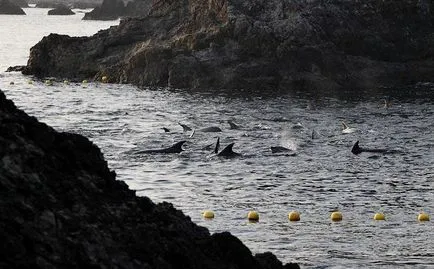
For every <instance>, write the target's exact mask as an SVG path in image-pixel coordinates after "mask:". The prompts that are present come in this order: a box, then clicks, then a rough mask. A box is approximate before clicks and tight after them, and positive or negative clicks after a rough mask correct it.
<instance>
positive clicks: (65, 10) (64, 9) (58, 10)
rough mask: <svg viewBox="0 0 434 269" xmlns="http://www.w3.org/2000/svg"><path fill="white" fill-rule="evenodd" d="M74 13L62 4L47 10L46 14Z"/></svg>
mask: <svg viewBox="0 0 434 269" xmlns="http://www.w3.org/2000/svg"><path fill="white" fill-rule="evenodd" d="M74 14H75V13H74V12H73V11H72V10H71V9H70V8H68V7H67V6H64V5H58V6H57V7H56V8H55V9H51V10H48V15H74Z"/></svg>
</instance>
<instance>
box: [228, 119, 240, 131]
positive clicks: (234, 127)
mask: <svg viewBox="0 0 434 269" xmlns="http://www.w3.org/2000/svg"><path fill="white" fill-rule="evenodd" d="M228 124H229V127H230V129H232V130H236V129H240V126H238V125H236V124H235V123H234V122H233V121H231V120H228Z"/></svg>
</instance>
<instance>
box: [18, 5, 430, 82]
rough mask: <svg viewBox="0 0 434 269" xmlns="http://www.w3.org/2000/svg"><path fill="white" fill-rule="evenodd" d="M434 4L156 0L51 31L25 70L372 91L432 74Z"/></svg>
mask: <svg viewBox="0 0 434 269" xmlns="http://www.w3.org/2000/svg"><path fill="white" fill-rule="evenodd" d="M433 29H434V4H433V2H432V1H428V0H403V1H394V0H384V1H377V0H366V1H353V0H335V1H323V0H311V1H301V0H284V1H281V0H255V1H247V0H238V1H235V0H211V1H208V0H206V1H205V0H189V1H172V0H158V1H157V0H155V1H153V2H152V7H151V9H150V11H149V15H147V16H145V17H143V18H125V19H123V20H121V22H120V25H119V26H118V27H113V28H111V29H109V30H106V31H101V32H99V33H97V34H96V35H94V36H92V37H89V38H72V37H67V36H60V35H50V36H48V37H45V38H44V39H43V40H42V41H40V42H39V43H38V44H37V45H36V46H34V47H33V48H32V49H31V52H30V57H29V61H28V64H27V69H26V71H25V73H27V74H34V75H37V76H60V77H69V78H77V79H79V80H82V79H84V78H86V79H89V78H95V79H98V78H101V77H102V76H106V77H108V78H109V80H110V81H111V82H118V83H132V84H136V85H139V86H163V87H165V86H169V87H175V88H214V89H239V88H243V89H252V90H277V89H280V90H282V89H283V90H285V89H315V90H339V89H347V90H348V89H353V90H357V89H366V88H375V87H392V86H399V85H402V84H407V83H414V82H417V81H433V80H434V59H433V56H434V30H433Z"/></svg>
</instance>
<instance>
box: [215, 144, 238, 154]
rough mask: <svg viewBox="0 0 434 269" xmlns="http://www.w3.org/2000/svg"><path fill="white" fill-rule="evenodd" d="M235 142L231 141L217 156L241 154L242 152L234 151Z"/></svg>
mask: <svg viewBox="0 0 434 269" xmlns="http://www.w3.org/2000/svg"><path fill="white" fill-rule="evenodd" d="M234 144H235V143H230V144H229V145H227V146H226V147H225V148H224V149H223V150H222V151H220V152H219V153H218V154H217V156H222V157H236V156H241V154H239V153H237V152H234V151H233V150H232V147H233V146H234Z"/></svg>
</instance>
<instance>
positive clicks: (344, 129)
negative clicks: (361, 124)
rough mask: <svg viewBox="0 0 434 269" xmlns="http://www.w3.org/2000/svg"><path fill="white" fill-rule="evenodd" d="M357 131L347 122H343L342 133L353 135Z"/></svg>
mask: <svg viewBox="0 0 434 269" xmlns="http://www.w3.org/2000/svg"><path fill="white" fill-rule="evenodd" d="M355 131H356V129H354V128H350V127H349V126H348V125H347V124H346V123H345V122H342V133H343V134H351V133H354V132H355Z"/></svg>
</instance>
